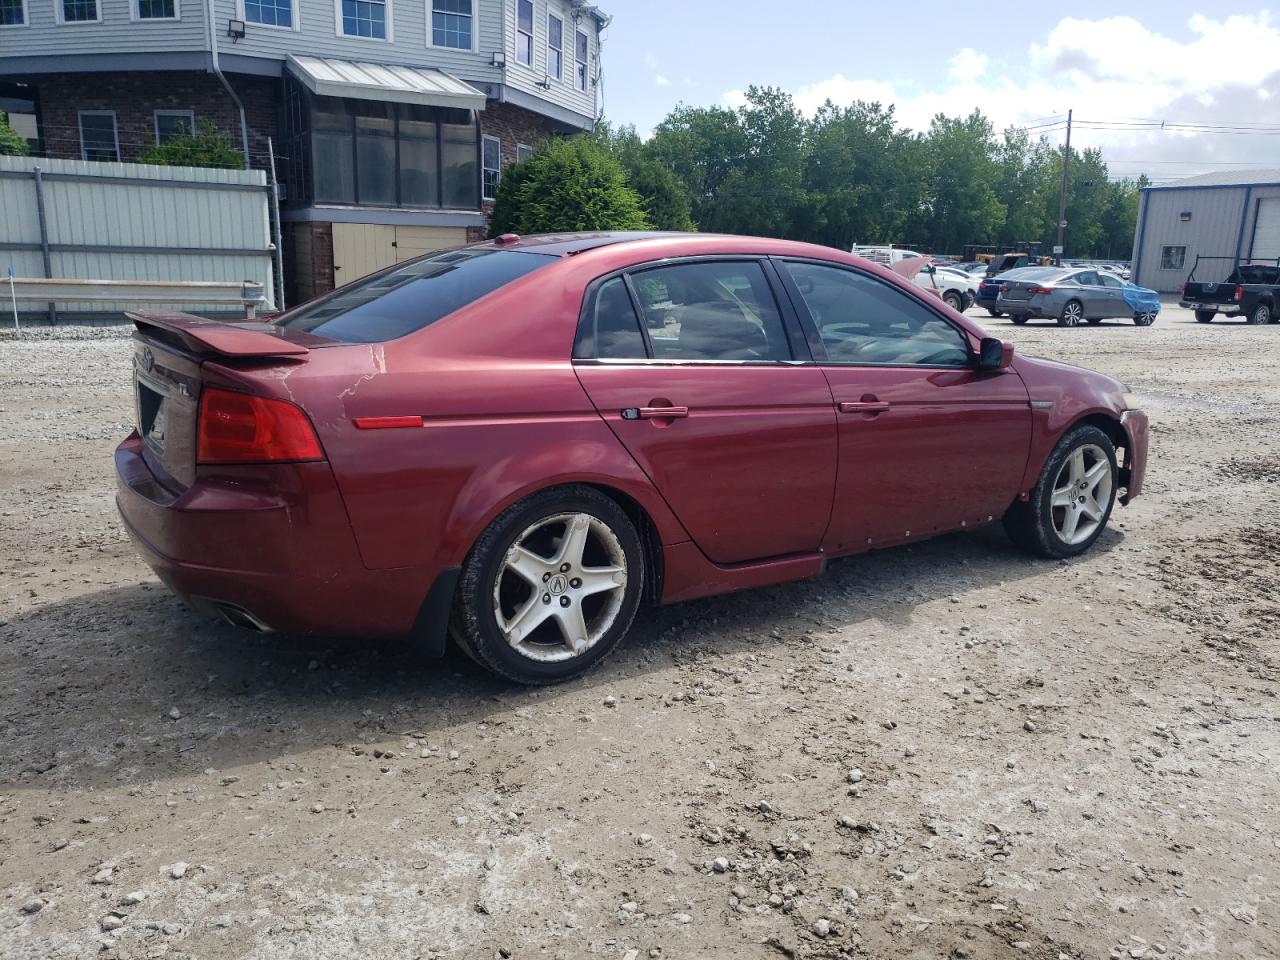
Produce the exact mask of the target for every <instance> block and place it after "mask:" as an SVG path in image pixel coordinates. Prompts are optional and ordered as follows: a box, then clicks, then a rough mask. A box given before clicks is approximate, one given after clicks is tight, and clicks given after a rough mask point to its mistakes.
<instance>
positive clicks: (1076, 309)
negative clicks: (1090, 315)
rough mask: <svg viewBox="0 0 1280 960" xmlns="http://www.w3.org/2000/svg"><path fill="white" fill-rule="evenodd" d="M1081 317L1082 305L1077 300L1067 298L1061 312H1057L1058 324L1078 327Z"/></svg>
mask: <svg viewBox="0 0 1280 960" xmlns="http://www.w3.org/2000/svg"><path fill="white" fill-rule="evenodd" d="M1083 319H1084V306H1083V305H1082V304H1081V303H1080V301H1079V300H1068V301H1067V302H1066V304H1065V305H1063V307H1062V313H1060V314H1058V326H1060V327H1078V326H1080V321H1081V320H1083Z"/></svg>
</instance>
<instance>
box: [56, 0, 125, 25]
mask: <svg viewBox="0 0 1280 960" xmlns="http://www.w3.org/2000/svg"><path fill="white" fill-rule="evenodd" d="M131 2H132V0H131ZM62 4H63V0H53V18H54V22H55V23H57V24H58V26H61V27H78V26H80V25H81V24H85V23H101V22H102V0H93V8H94V10H95V11H96V12H97V14H98V18H97V19H96V20H64V19H63V17H62V11H63V6H62Z"/></svg>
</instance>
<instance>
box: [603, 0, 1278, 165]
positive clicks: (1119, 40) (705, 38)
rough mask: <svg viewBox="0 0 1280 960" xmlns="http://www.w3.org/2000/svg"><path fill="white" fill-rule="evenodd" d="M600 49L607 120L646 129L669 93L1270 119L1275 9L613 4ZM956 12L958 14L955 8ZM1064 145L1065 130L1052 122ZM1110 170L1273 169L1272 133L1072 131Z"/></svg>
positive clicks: (991, 111) (1035, 113)
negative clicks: (767, 89) (762, 91)
mask: <svg viewBox="0 0 1280 960" xmlns="http://www.w3.org/2000/svg"><path fill="white" fill-rule="evenodd" d="M602 6H603V7H604V9H605V10H606V12H608V13H610V14H612V15H613V24H612V25H611V26H610V28H609V30H608V32H607V34H606V36H605V46H604V52H603V67H604V91H603V105H604V111H605V115H606V116H607V117H608V118H609V119H610V120H612V121H613V122H615V123H634V124H635V125H636V126H637V128H638V129H639V130H640V132H641V133H642V134H643V133H647V132H648V131H649V130H650V129H652V127H653V126H654V125H655V124H656V123H658V122H659V121H660V120H661V119H662V117H663V116H664V115H665V114H666V113H667V111H668V110H670V109H671V107H673V106H675V105H676V104H677V103H678V102H681V101H683V102H685V103H688V104H695V105H709V104H730V105H732V104H735V103H737V102H740V97H741V91H743V90H745V89H746V87H747V86H748V85H750V84H758V85H774V86H780V87H782V88H784V89H786V90H789V91H791V92H792V93H793V94H794V95H795V96H796V99H797V103H799V105H800V106H801V108H802V109H804V110H805V111H806V112H811V111H812V110H813V109H815V108H816V107H817V105H818V104H819V103H821V102H822V100H823V99H825V98H826V97H828V96H830V97H831V98H832V99H833V100H835V101H836V102H850V101H852V100H854V99H873V100H880V101H881V102H886V103H887V102H893V103H895V104H896V105H897V109H898V115H899V117H900V118H901V119H902V120H903V121H904V122H905V123H906V125H908V126H912V127H915V128H919V127H922V126H925V125H927V123H928V118H929V117H930V116H931V115H932V114H933V113H935V112H937V111H939V110H941V111H944V112H947V113H950V114H959V113H967V112H968V111H969V110H971V109H972V108H974V107H981V108H982V109H983V110H984V112H986V113H987V114H988V115H989V116H991V117H992V119H993V120H995V121H996V123H997V125H998V126H1003V125H1005V124H1009V123H1018V124H1028V123H1030V122H1031V121H1035V120H1039V119H1041V118H1044V117H1049V116H1051V115H1059V114H1065V112H1066V111H1067V109H1068V108H1074V110H1075V113H1076V117H1077V119H1085V120H1095V121H1104V120H1122V121H1128V120H1130V119H1131V118H1149V117H1154V118H1159V119H1167V120H1177V121H1196V122H1221V121H1232V122H1247V123H1249V124H1254V125H1261V124H1267V123H1274V124H1275V125H1276V127H1277V129H1280V16H1275V15H1272V14H1270V13H1269V12H1268V11H1267V10H1266V9H1265V8H1262V7H1252V6H1241V7H1230V6H1227V7H1215V6H1209V5H1207V4H1205V3H1185V2H1180V0H1168V2H1160V3H1144V4H1131V5H1128V6H1126V7H1124V9H1123V13H1118V12H1117V6H1116V4H1114V3H1096V2H1077V3H1074V4H1072V5H1071V6H1070V7H1069V8H1068V9H1069V15H1068V14H1067V13H1066V12H1064V10H1063V9H1062V8H1060V7H1059V8H1056V9H1055V8H1054V5H1052V4H1035V3H1021V4H1017V5H1016V6H1014V5H1004V7H1003V11H1004V12H1003V13H997V11H999V10H1001V5H1000V4H996V3H990V2H983V3H978V4H971V5H962V4H957V3H954V2H953V3H947V4H941V3H915V4H883V5H864V4H855V3H851V2H840V3H809V4H800V3H791V4H787V3H778V2H776V0H775V2H763V0H739V2H734V3H730V2H727V0H683V2H675V0H614V2H612V3H603V4H602ZM966 11H967V12H966ZM1048 136H1049V137H1050V139H1051V140H1054V141H1055V142H1058V138H1059V137H1060V136H1061V134H1060V132H1059V131H1056V130H1049V131H1048ZM1073 143H1080V144H1082V145H1085V146H1093V145H1096V146H1100V147H1102V148H1103V150H1104V153H1105V154H1106V155H1107V157H1108V159H1109V161H1111V163H1112V167H1113V172H1114V173H1131V174H1136V173H1137V172H1139V170H1140V169H1145V170H1146V171H1147V172H1148V173H1153V174H1155V175H1156V176H1159V177H1162V178H1163V177H1167V176H1180V175H1185V174H1188V173H1196V172H1202V171H1204V170H1215V169H1223V168H1224V167H1226V166H1228V165H1233V164H1239V165H1242V166H1246V165H1247V166H1262V165H1265V164H1270V165H1271V166H1277V167H1280V150H1278V149H1277V148H1278V147H1280V136H1263V135H1257V134H1252V133H1250V134H1232V135H1221V134H1213V135H1210V134H1191V133H1187V132H1185V131H1184V132H1182V133H1178V134H1169V133H1163V134H1162V133H1159V132H1152V131H1150V130H1141V129H1138V130H1134V129H1117V128H1114V127H1113V128H1109V129H1101V128H1096V127H1095V128H1094V129H1086V128H1079V127H1078V128H1077V130H1076V133H1075V134H1074V135H1073Z"/></svg>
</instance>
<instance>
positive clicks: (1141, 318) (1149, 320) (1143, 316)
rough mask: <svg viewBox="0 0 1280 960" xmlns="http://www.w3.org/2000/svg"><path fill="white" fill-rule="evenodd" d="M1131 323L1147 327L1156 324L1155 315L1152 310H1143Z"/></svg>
mask: <svg viewBox="0 0 1280 960" xmlns="http://www.w3.org/2000/svg"><path fill="white" fill-rule="evenodd" d="M1133 322H1134V323H1136V324H1137V325H1138V326H1140V327H1149V326H1151V325H1152V324H1153V323H1155V322H1156V313H1155V311H1154V310H1143V311H1142V312H1141V313H1139V314H1137V315H1136V316H1134V318H1133Z"/></svg>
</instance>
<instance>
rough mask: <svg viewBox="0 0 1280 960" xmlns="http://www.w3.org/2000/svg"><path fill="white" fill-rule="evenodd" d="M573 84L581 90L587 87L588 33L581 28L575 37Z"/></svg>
mask: <svg viewBox="0 0 1280 960" xmlns="http://www.w3.org/2000/svg"><path fill="white" fill-rule="evenodd" d="M573 57H574V64H573V84H574V86H576V87H577V88H578V89H579V90H586V89H587V35H586V34H585V33H583V32H582V31H581V30H578V31H575V33H574V37H573Z"/></svg>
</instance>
